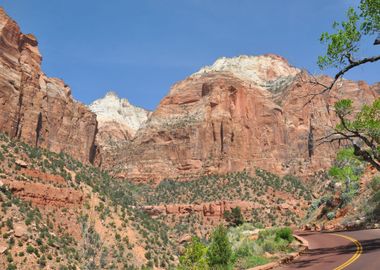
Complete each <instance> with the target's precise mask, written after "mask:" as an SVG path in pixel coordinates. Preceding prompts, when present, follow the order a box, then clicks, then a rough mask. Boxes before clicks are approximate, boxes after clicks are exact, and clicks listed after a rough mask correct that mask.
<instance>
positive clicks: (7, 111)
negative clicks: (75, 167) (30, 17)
mask: <svg viewBox="0 0 380 270" xmlns="http://www.w3.org/2000/svg"><path fill="white" fill-rule="evenodd" d="M37 44H38V43H37V40H36V38H35V37H34V36H33V35H30V34H28V35H25V34H23V33H21V31H20V28H19V26H18V25H17V23H16V22H15V21H13V20H12V19H11V18H9V17H8V16H7V14H6V13H5V12H4V10H3V9H2V8H0V131H1V132H4V133H6V134H8V135H10V136H11V137H14V138H18V139H21V140H23V141H25V142H26V143H29V144H31V145H33V146H38V147H44V148H48V149H50V150H52V151H54V152H60V151H63V152H66V153H68V154H70V155H72V156H73V157H75V158H77V159H79V160H81V161H83V162H87V161H91V160H92V159H93V158H94V154H95V147H94V140H95V135H96V129H97V122H96V116H95V114H93V113H92V112H90V111H89V110H88V109H87V108H86V107H85V106H84V105H83V104H81V103H79V102H77V101H75V100H73V98H72V96H71V90H70V88H69V87H68V86H67V85H66V84H65V83H64V82H63V81H62V80H60V79H56V78H48V77H47V76H46V75H45V74H44V73H43V72H42V71H41V60H42V57H41V55H40V53H39V50H38V47H37Z"/></svg>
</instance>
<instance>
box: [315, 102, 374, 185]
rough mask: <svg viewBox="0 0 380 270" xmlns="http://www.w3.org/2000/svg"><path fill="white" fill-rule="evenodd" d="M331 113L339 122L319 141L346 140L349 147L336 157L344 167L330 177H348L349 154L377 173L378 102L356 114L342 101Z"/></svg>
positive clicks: (349, 103) (366, 106) (351, 107)
mask: <svg viewBox="0 0 380 270" xmlns="http://www.w3.org/2000/svg"><path fill="white" fill-rule="evenodd" d="M335 112H336V114H337V116H338V118H339V120H340V123H339V124H338V125H337V126H336V127H335V130H334V132H333V133H331V134H329V135H328V136H326V137H324V138H322V140H323V142H333V141H348V142H351V145H352V148H351V149H346V150H344V151H343V152H342V153H341V154H340V156H339V155H338V160H339V159H340V160H341V161H344V162H346V163H347V164H348V165H347V166H343V167H341V170H339V171H335V172H333V174H334V175H336V176H337V177H343V176H342V175H340V176H339V174H344V175H347V174H350V172H349V168H348V167H349V166H353V164H352V162H353V159H352V158H349V154H352V155H355V156H356V157H360V158H361V160H363V161H366V162H368V163H370V164H371V165H372V166H373V167H375V168H376V169H377V170H378V171H380V99H377V100H375V101H374V102H373V103H372V104H369V105H364V106H363V107H362V109H361V110H360V111H359V112H358V113H354V110H353V105H352V101H351V100H348V99H343V100H340V101H338V102H337V103H335ZM346 167H347V168H346Z"/></svg>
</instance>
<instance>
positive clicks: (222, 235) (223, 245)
mask: <svg viewBox="0 0 380 270" xmlns="http://www.w3.org/2000/svg"><path fill="white" fill-rule="evenodd" d="M206 255H207V261H208V264H209V266H210V267H211V268H212V269H228V267H229V266H230V264H231V262H232V248H231V243H230V241H229V240H228V237H227V229H226V228H225V227H224V226H223V225H219V226H218V227H217V228H216V229H215V230H214V231H213V233H212V235H211V243H210V246H209V248H208V250H207V254H206Z"/></svg>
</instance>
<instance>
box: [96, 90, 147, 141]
mask: <svg viewBox="0 0 380 270" xmlns="http://www.w3.org/2000/svg"><path fill="white" fill-rule="evenodd" d="M89 108H90V110H91V111H93V112H94V113H95V114H96V115H97V120H98V122H99V127H100V128H101V125H102V124H104V123H107V122H116V123H118V124H120V125H122V126H124V127H125V128H126V129H128V133H129V134H130V135H131V136H132V137H133V136H134V135H135V133H136V131H137V130H138V129H139V128H140V126H141V125H142V124H143V123H144V122H145V121H146V120H147V119H148V116H149V114H150V112H149V111H147V110H145V109H143V108H139V107H136V106H133V105H132V104H130V103H129V101H128V99H125V98H120V97H119V96H118V94H117V93H116V92H114V91H109V92H108V93H107V94H106V95H105V96H104V97H103V98H101V99H98V100H95V101H94V102H93V103H92V104H90V105H89Z"/></svg>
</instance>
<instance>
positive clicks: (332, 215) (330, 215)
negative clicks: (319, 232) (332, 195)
mask: <svg viewBox="0 0 380 270" xmlns="http://www.w3.org/2000/svg"><path fill="white" fill-rule="evenodd" d="M326 217H327V219H328V220H332V219H334V218H335V212H328V213H327V214H326Z"/></svg>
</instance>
